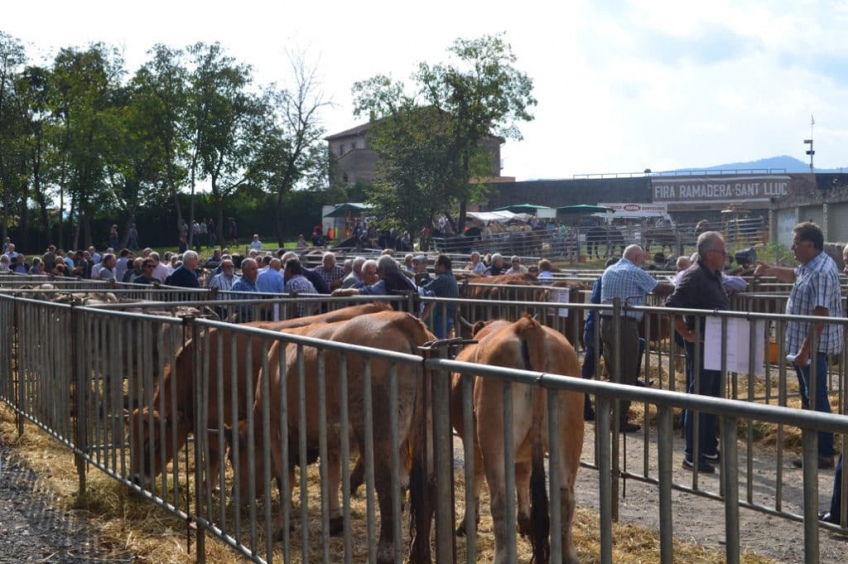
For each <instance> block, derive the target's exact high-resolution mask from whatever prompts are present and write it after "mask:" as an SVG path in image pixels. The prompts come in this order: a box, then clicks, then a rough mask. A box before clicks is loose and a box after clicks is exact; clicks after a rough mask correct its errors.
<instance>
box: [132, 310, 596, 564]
mask: <svg viewBox="0 0 848 564" xmlns="http://www.w3.org/2000/svg"><path fill="white" fill-rule="evenodd" d="M245 325H246V326H248V327H254V328H259V329H265V330H269V331H278V332H283V333H287V334H291V335H299V336H304V337H312V338H316V339H322V340H324V341H330V342H335V343H346V344H351V345H359V346H363V347H369V348H372V349H380V350H384V351H394V352H397V353H406V354H409V355H416V354H420V353H419V349H420V348H421V347H423V346H425V345H427V344H428V343H432V342H433V341H434V340H435V337H434V336H433V335H432V333H430V332H429V331H428V330H427V328H426V326H425V325H424V324H423V323H422V322H421V321H419V320H418V319H417V318H416V317H414V316H412V315H410V314H408V313H403V312H397V311H394V310H392V309H391V307H389V306H388V305H386V304H384V303H381V302H375V303H369V304H363V305H355V306H349V307H345V308H342V309H338V310H335V311H331V312H329V313H325V314H321V315H316V316H312V317H305V318H300V319H291V320H286V321H279V322H252V323H249V324H244V325H241V326H238V327H244V326H245ZM252 337H254V335H251V333H250V332H245V331H242V330H240V329H237V328H236V326H233V328H232V329H230V328H228V327H225V326H217V327H214V328H209V329H207V330H206V331H204V333H203V335H202V336H201V337H200V338H199V339H198V341H199V342H195V340H193V339H190V340H188V341H186V343H185V344H184V346H183V347H182V348H181V349H180V350H179V351H178V352H177V353H176V355H175V357H174V364H173V366H171V365H170V364H168V365H166V366H165V369H164V375H163V378H162V379H161V381H160V382H159V383H158V385H157V386H156V390H155V393H154V395H153V397H152V401H150V402H149V404H147V405H143V406H141V407H137V408H135V409H133V410H132V411H129V410H128V411H127V413H126V415H127V426H128V429H129V434H130V441H129V442H130V444H131V445H135V446H134V447H133V448H131V452H130V455H131V469H132V471H131V473H132V476H133V477H134V479H135V480H136V481H137V482H138V483H140V484H149V483H152V481H153V480H154V479H155V477H156V476H157V475H159V474H160V473H161V472H163V471H164V470H165V468H166V466H167V465H168V463H169V462H170V461H171V460H173V459H174V457H175V456H176V454H177V452H178V451H179V450H180V449H181V448H183V446H184V445H185V444H186V441H187V439H188V436H189V434H197V433H198V432H203V430H202V429H201V430H199V429H195V428H194V422H195V420H196V418H195V413H194V410H195V408H196V406H195V403H194V397H195V393H194V392H195V390H193V386H194V384H193V382H194V380H193V374H194V372H195V367H194V365H193V363H195V362H196V361H197V359H200V358H210V359H223V366H233V367H234V368H235V370H232V371H228V370H225V371H224V372H223V377H221V376H219V377H218V378H209V381H208V402H207V406H208V408H207V409H208V412H207V427H208V428H209V429H225V430H226V433H225V435H226V444H227V447H226V450H227V453H221V452H219V449H218V446H217V445H218V444H219V442H218V439H217V437H211V436H210V437H209V440H208V444H209V467H208V474H207V476H206V477H207V479H211V480H217V479H218V476H219V472H221V471H222V468H221V462H222V460H223V457H224V455H225V454H226V455H227V456H229V459H230V462H231V465H232V467H233V468H234V469H238V470H237V471H236V472H235V478H234V479H235V482H236V483H234V490H238V494H239V496H240V499H242V500H249V499H251V498H255V497H257V494H256V492H257V491H261V488H262V484H263V482H264V472H263V466H262V464H255V465H251V464H250V460H249V457H250V456H256V457H262V456H265V455H269V456H270V457H271V468H272V476H273V478H274V479H275V481H276V483H277V486H278V488H279V489H280V492H279V494H280V496H281V498H280V499H283V496H289V497H288V498H289V499H291V497H290V496H291V495H292V493H291V486H292V484H294V480H293V470H294V466H295V465H296V464H297V463H300V462H302V461H301V460H300V458H299V457H298V449H297V445H298V441H299V437H303V436H305V437H306V449H307V451H308V455H307V462H308V463H312V462H314V461H315V460H316V459H317V457H318V452H319V446H320V432H319V428H320V421H319V418H320V414H322V413H323V414H325V417H326V432H327V437H326V443H325V444H326V445H327V449H328V450H327V455H326V456H327V460H326V462H327V465H328V474H327V476H326V480H327V491H328V492H329V514H330V525H331V527H330V528H331V532H332V533H339V532H341V531H342V526H343V517H342V511H341V506H340V503H339V489H340V484H341V476H342V473H341V466H342V456H341V451H340V443H341V437H340V432H341V429H343V428H349V429H350V431H349V435H350V438H351V450H352V451H354V452H356V451H358V452H362V447H363V445H364V444H365V440H366V433H367V432H369V430H368V429H366V414H365V412H364V407H363V406H364V405H365V403H366V402H365V401H364V400H365V398H363V391H362V390H363V378H364V377H365V373H366V370H367V372H368V374H369V375H370V380H371V402H370V405H371V406H372V410H373V412H372V414H371V417H372V418H373V419H372V421H373V425H372V428H371V430H370V432H372V433H373V443H372V444H373V471H374V486H375V490H376V493H377V499H378V504H379V508H380V524H381V529H380V536H379V544H378V546H377V549H376V554H377V560H378V561H379V562H391V561H394V555H395V550H396V547H395V546H394V541H393V535H392V523H393V519H394V506H393V503H392V479H393V476H392V467H391V465H390V463H389V461H390V460H391V459H392V456H393V452H392V451H394V454H395V455H396V456H395V460H397V458H398V456H399V457H400V459H401V460H406V459H407V458H408V457H410V456H411V459H412V460H411V462H410V465H409V466H408V465H407V464H406V463H403V464H400V465H399V467H398V468H399V474H400V475H399V476H396V477H395V478H396V479H397V480H399V482H400V483H401V484H402V485H403V487H404V488H409V489H410V513H411V514H412V515H413V516H414V520H413V522H414V523H415V531H414V532H413V535H412V536H413V543H412V548H411V559H412V561H414V562H430V561H431V556H430V533H429V527H430V521H431V514H429V512H430V511H431V509H432V508H433V507H434V505H435V504H434V503H433V500H427V499H426V495H428V494H427V492H430V495H432V491H433V490H432V488H431V487H428V484H431V483H432V480H433V477H432V475H430V474H431V473H432V468H430V467H429V466H428V465H427V464H426V462H425V461H426V460H428V459H429V460H432V458H431V457H430V458H428V455H429V451H430V450H431V449H432V445H431V444H429V443H428V441H427V440H426V437H425V433H424V429H425V427H426V424H425V421H427V420H429V419H428V418H429V417H431V415H430V413H429V412H428V409H431V406H428V405H426V402H425V401H424V398H425V396H426V393H425V390H426V386H427V382H428V379H429V377H430V376H429V375H427V374H425V371H424V370H423V368H422V365H421V364H396V365H395V366H394V367H393V369H390V363H389V362H388V361H386V360H381V359H379V358H375V359H372V360H371V361H369V362H368V363H367V364H368V369H366V361H365V360H364V359H363V357H362V356H361V355H358V354H345V355H341V354H339V353H338V352H333V351H326V353H325V354H324V355H323V362H324V363H325V364H324V366H325V368H324V373H325V379H324V386H325V390H323V392H324V393H322V390H319V384H318V382H319V380H318V378H317V377H316V375H317V373H318V370H319V352H318V349H317V348H314V347H298V346H297V345H295V344H293V343H290V344H288V345H287V344H286V343H285V342H283V341H274V342H273V344H271V346H270V348H269V347H268V344H267V341H266V340H263V339H262V338H252ZM231 343H234V346H233V345H232V344H231ZM219 347H222V350H220V351H219V350H218V349H219ZM198 349H202V350H198ZM234 355H235V358H234ZM457 360H460V361H467V362H473V363H478V364H488V365H493V366H501V367H512V368H518V369H525V370H534V371H543V372H546V373H553V374H563V375H576V374H578V373H579V368H580V365H579V359H578V356H577V353H576V352H575V350H574V348H573V347H572V346H571V345H570V344H569V342H568V341H567V339H565V338H564V337H563V336H562V335H561V334H560V333H558V332H557V331H554V330H551V329H549V328H546V327H544V326H543V325H541V324H540V323H539V322H538V321H536V320H535V319H533V318H532V317H531V316H530V315H529V314H528V315H523V316H521V317H519V318H518V319H517V320H516V321H507V320H494V321H490V322H487V323H479V324H477V326H476V327H475V329H474V341H473V344H470V345H468V346H466V347H465V348H464V349H463V350H462V351H461V352H460V353H459V355H458V357H457ZM341 364H344V366H343V367H342V366H340V365H341ZM236 367H237V368H236ZM298 370H301V371H302V372H303V373H305V374H306V378H305V379H303V383H304V385H305V389H304V390H299V387H298V386H299V383H298V380H299V379H298V378H297V377H296V376H295V375H296V374H298ZM340 373H346V377H347V390H348V392H347V394H348V397H347V398H346V400H345V399H344V398H342V397H340V387H341V382H340V377H339V374H340ZM390 374H392V377H393V378H395V382H396V388H395V390H392V389H391V385H390ZM248 387H250V388H251V389H252V390H255V392H254V394H253V396H252V397H253V406H252V414H250V413H249V410H250V409H251V407H250V406H246V405H245V403H244V402H243V401H240V402H237V404H238V408H237V409H231V408H230V405H231V404H230V402H229V399H228V398H229V396H230V393H231V391H232V390H234V389H237V390H241V392H240V393H243V392H244V390H246V389H247V388H248ZM513 388H514V390H513V396H514V398H515V400H514V403H513V414H514V426H513V436H514V441H513V443H514V446H515V451H514V457H515V458H514V459H515V462H516V488H517V490H518V526H519V530H520V532H521V533H523V534H526V535H528V536H529V537H530V538H531V539H532V541H533V542H532V544H533V551H534V555H535V559H536V561H539V562H541V561H546V560H547V554H548V550H549V549H548V546H549V540H548V536H549V534H550V531H549V522H548V517H547V513H548V509H547V503H548V502H547V492H546V486H545V484H546V482H545V465H544V460H543V456H544V454H545V453H546V452H547V450H548V432H547V430H548V427H547V413H546V407H547V405H548V400H547V397H546V394H547V393H552V392H547V391H545V390H544V389H543V388H541V387H538V386H531V385H526V384H513ZM452 389H453V397H454V398H455V401H452V405H453V406H454V407H453V412H452V424H453V425H454V427H455V428H456V429H457V430H458V431H459V432H460V433H461V432H462V429H463V426H462V410H461V408H459V409H457V406H459V405H460V401H459V399H458V398H461V394H462V378H461V376H460V375H458V374H457V375H455V376H454V378H453V384H452ZM393 392H394V397H395V398H396V402H397V403H396V404H392V402H391V401H390V400H391V397H390V396H392V395H393ZM265 393H269V394H270V398H265V397H263V395H264V394H265ZM556 393H557V394H558V397H557V402H558V405H559V406H560V407H559V410H558V412H559V414H560V415H559V425H560V432H559V440H560V442H561V444H559V447H558V448H557V449H556V452H558V453H559V455H558V456H559V461H560V462H559V464H558V465H557V466H556V467H558V468H559V469H560V476H559V483H560V484H561V492H560V496H559V498H560V499H561V501H562V503H561V515H562V519H563V527H562V547H563V553H564V555H565V561H568V562H577V556H576V552H575V550H574V547H573V543H572V540H571V521H572V517H573V514H574V483H575V476H576V472H577V469H578V466H579V460H580V453H581V451H582V446H583V419H582V411H581V408H582V402H583V398H582V396H581V395H580V394H576V393H567V392H556ZM281 394H285V395H284V396H283V397H284V398H286V400H285V401H287V402H288V409H287V410H286V413H287V421H286V423H287V425H281V423H282V422H281V421H280V417H281V414H280V412H279V410H278V409H275V408H272V409H270V413H269V414H268V415H269V416H270V427H269V428H270V433H271V435H270V437H267V438H266V437H265V435H264V433H265V431H264V430H263V429H264V427H263V425H261V424H258V422H260V421H262V420H263V416H264V415H265V414H264V413H263V411H264V409H266V407H265V406H278V405H280V402H281V396H280V395H281ZM303 395H305V406H306V410H305V413H304V414H303V415H301V414H300V412H299V411H300V407H299V406H300V405H301V404H300V403H299V398H300V401H303V397H302V396H303ZM322 397H323V398H325V399H323V400H321V399H319V398H322ZM502 398H503V386H502V385H501V384H500V383H498V384H495V383H494V382H490V381H488V380H487V379H485V378H476V379H475V380H474V389H473V402H474V414H475V417H476V419H485V421H486V424H485V425H476V423H475V432H474V436H475V437H476V442H475V444H474V452H475V462H476V463H475V474H476V475H475V482H474V484H473V486H469V487H473V492H474V499H475V500H476V499H478V496H479V492H480V488H481V485H482V479H483V476H484V475H485V478H486V480H487V483H488V486H489V490H490V492H491V500H492V501H491V513H492V517H493V521H494V524H495V561H496V562H506V561H507V559H508V556H507V552H506V550H505V548H504V547H505V546H506V540H505V538H506V534H507V530H508V528H507V526H506V523H505V514H504V507H505V497H506V496H507V495H510V494H508V493H507V492H506V483H505V481H504V462H503V461H504V440H503V436H504V435H503V415H502V403H501V402H502V401H503V400H502ZM321 401H325V402H326V405H324V406H321ZM341 401H346V402H347V408H348V409H347V414H348V415H347V418H348V421H347V422H342V421H340V415H339V414H340V413H344V411H343V410H342V409H341V407H342V406H341V405H340V404H339V402H341ZM392 405H396V414H392V413H391V412H390V411H391V409H392V408H391V407H390V406H392ZM219 406H225V408H224V409H223V410H220V408H219ZM249 415H252V417H249ZM395 417H396V418H395ZM476 419H475V421H476ZM248 421H251V422H254V423H255V428H254V429H249V423H248ZM390 421H396V424H397V427H396V429H394V430H392V428H391V425H390V424H389V422H390ZM345 423H346V424H345ZM301 425H305V429H301V428H300V426H301ZM348 426H349V427H348ZM161 429H167V432H166V433H162V432H161ZM280 429H287V437H285V438H284V437H282V436H280ZM393 437H394V439H393ZM284 439H285V440H284ZM251 440H252V441H253V445H250V444H249V442H250V441H251ZM286 443H287V444H288V445H295V446H293V447H292V448H291V449H290V452H289V453H288V455H286V453H285V452H283V450H282V445H284V444H286ZM264 445H270V452H265V446H264ZM301 446H302V445H301ZM357 447H358V448H357ZM410 452H411V453H412V454H411V455H410V454H408V453H410ZM249 468H253V469H254V474H253V475H252V476H251V475H250V474H249V472H248V469H249ZM363 473H364V472H363V468H362V458H361V457H360V459H359V460H358V461H357V467H356V468H355V469H354V472H353V475H352V477H351V481H352V482H353V484H352V485H353V486H354V487H355V486H356V485H357V483H361V482H362V476H363ZM284 474H286V476H288V480H287V483H288V484H289V486H290V489H289V491H285V492H284V491H282V488H283V483H284V476H283V475H284ZM411 476H412V477H413V478H412V479H411V478H410V477H411ZM418 476H420V477H422V478H421V479H420V480H419V479H417V478H416V477H418ZM237 499H238V498H237ZM278 526H281V523H280V520H279V519H278ZM467 526H468V524H467V523H465V522H464V521H463V523H462V524H461V525H460V530H461V531H462V530H465V528H466V527H467ZM279 534H282V531H280V533H279Z"/></svg>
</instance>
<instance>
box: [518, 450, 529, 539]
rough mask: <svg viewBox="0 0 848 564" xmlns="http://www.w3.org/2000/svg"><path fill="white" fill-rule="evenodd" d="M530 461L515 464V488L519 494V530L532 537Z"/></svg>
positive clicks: (522, 533) (520, 532) (525, 535)
mask: <svg viewBox="0 0 848 564" xmlns="http://www.w3.org/2000/svg"><path fill="white" fill-rule="evenodd" d="M531 469H532V465H531V464H530V461H529V460H527V461H523V462H518V463H516V464H515V489H516V493H517V494H518V532H519V534H521V535H522V536H524V537H531V536H532V534H533V524H532V521H531V519H530V471H531Z"/></svg>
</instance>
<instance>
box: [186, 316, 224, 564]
mask: <svg viewBox="0 0 848 564" xmlns="http://www.w3.org/2000/svg"><path fill="white" fill-rule="evenodd" d="M186 325H187V326H188V330H189V331H190V332H191V342H192V343H193V344H194V346H193V347H192V351H191V354H192V355H193V360H192V367H193V369H194V370H193V371H192V374H191V378H192V389H193V390H194V393H193V394H192V398H191V401H193V402H194V409H193V411H194V429H195V432H194V525H195V535H196V537H197V538H196V544H197V546H196V547H195V552H196V553H197V562H198V563H199V564H203V563H205V562H206V528H205V527H201V526H198V525H197V523H198V521H200V518H201V517H202V516H203V515H204V506H203V504H204V500H205V497H204V495H203V493H204V492H203V483H204V482H203V475H204V472H203V464H204V458H205V457H204V454H205V453H206V449H207V447H206V445H207V441H208V437H209V435H208V433H206V432H205V429H206V427H207V418H208V414H207V413H206V412H205V411H203V412H202V413H201V410H202V409H204V410H205V408H206V406H207V405H208V402H200V401H199V400H200V397H202V395H205V394H204V393H203V392H204V391H205V390H207V389H208V386H206V385H205V382H204V373H203V372H204V371H203V363H202V362H201V361H202V360H203V359H202V358H201V350H200V349H201V346H200V327H198V325H197V323H195V322H194V316H188V315H187V316H185V317H184V318H183V326H186ZM185 333H186V331H185V330H184V331H183V334H185ZM201 403H204V404H205V405H201ZM215 478H216V477H212V476H210V477H209V479H210V480H213V479H215ZM187 493H188V490H187ZM190 509H191V505H190V500H188V501H187V502H186V514H187V522H186V527H188V531H187V532H188V533H189V534H190V532H191V526H192V516H191V511H190ZM188 538H189V542H190V538H191V537H188Z"/></svg>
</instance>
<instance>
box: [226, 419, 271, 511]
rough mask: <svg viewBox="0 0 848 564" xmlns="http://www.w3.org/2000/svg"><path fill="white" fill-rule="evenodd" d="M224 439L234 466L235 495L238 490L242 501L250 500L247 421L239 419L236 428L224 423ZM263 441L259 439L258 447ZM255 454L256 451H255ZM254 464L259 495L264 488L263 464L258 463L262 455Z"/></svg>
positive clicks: (255, 459)
mask: <svg viewBox="0 0 848 564" xmlns="http://www.w3.org/2000/svg"><path fill="white" fill-rule="evenodd" d="M224 440H225V441H226V443H227V460H228V461H229V462H230V466H232V468H233V472H234V477H233V492H232V494H233V496H235V495H236V492H238V495H239V499H240V500H241V502H242V503H247V502H248V501H250V472H251V468H250V465H249V464H250V449H249V447H248V444H247V421H244V420H242V421H239V422H238V425H236V427H235V428H233V427H230V426H229V425H224ZM260 443H261V441H257V447H256V448H261V444H260ZM254 454H255V453H254ZM253 460H254V465H253V469H252V471H253V479H254V482H253V483H254V484H255V487H256V492H254V493H255V494H256V496H257V497H258V496H259V492H261V491H262V490H261V488H262V472H263V469H262V464H261V463H257V462H260V461H261V460H262V457H258V456H257V457H255V458H254V459H253Z"/></svg>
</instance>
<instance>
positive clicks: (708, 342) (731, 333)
mask: <svg viewBox="0 0 848 564" xmlns="http://www.w3.org/2000/svg"><path fill="white" fill-rule="evenodd" d="M752 324H753V330H754V331H755V335H754V343H755V345H756V346H755V347H754V374H755V375H756V376H762V375H763V352H764V351H763V347H762V346H760V345H761V344H762V343H763V334H764V331H765V324H764V323H763V322H762V321H748V320H747V319H728V320H727V335H726V336H725V343H726V345H725V346H726V349H725V351H726V354H727V370H728V371H729V372H741V373H744V374H747V373H748V370H749V360H750V358H751V357H750V355H751V330H752V327H751V325H752ZM705 337H706V339H705V344H704V368H705V369H706V370H721V359H722V346H721V318H720V317H716V316H709V317H707V330H706V335H705Z"/></svg>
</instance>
